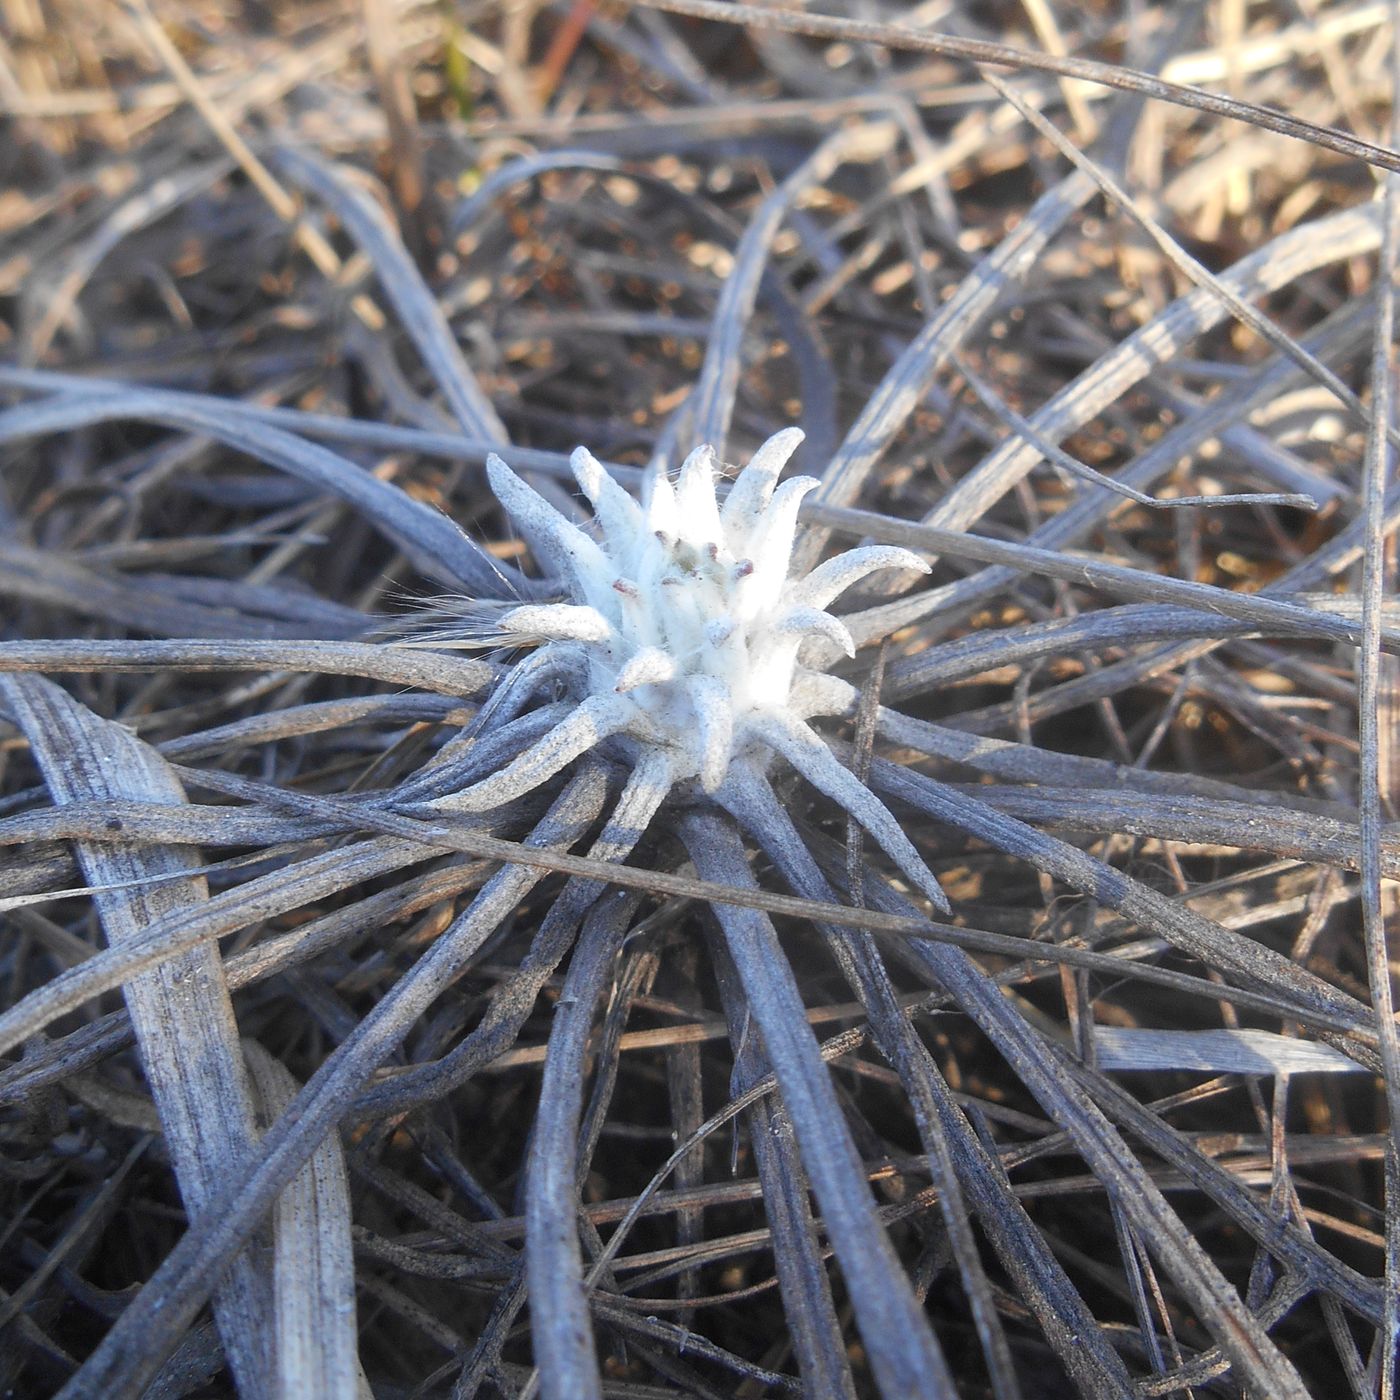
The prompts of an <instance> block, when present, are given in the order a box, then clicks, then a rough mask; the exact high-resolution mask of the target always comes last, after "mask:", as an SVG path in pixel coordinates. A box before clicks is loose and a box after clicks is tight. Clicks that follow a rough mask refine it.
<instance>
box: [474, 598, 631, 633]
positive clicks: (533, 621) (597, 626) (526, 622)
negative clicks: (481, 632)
mask: <svg viewBox="0 0 1400 1400" xmlns="http://www.w3.org/2000/svg"><path fill="white" fill-rule="evenodd" d="M500 628H501V632H502V633H503V634H504V635H505V636H507V637H522V638H535V637H542V638H544V639H545V640H546V641H551V642H608V641H612V640H614V639H615V637H616V633H614V631H613V626H612V623H611V622H609V621H608V620H607V618H605V617H604V616H603V614H602V613H600V612H599V611H598V609H597V608H591V607H588V606H587V605H586V604H574V603H526V604H525V605H524V606H523V607H519V608H512V609H511V610H510V611H509V612H508V613H505V614H503V615H502V617H501V621H500Z"/></svg>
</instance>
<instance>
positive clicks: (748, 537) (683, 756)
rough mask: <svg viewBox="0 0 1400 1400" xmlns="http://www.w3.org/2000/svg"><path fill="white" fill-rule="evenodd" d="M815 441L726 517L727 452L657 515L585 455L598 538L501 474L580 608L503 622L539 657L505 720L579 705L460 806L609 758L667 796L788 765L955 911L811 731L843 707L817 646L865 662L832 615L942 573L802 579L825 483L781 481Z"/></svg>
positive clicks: (779, 462)
mask: <svg viewBox="0 0 1400 1400" xmlns="http://www.w3.org/2000/svg"><path fill="white" fill-rule="evenodd" d="M801 441H802V434H801V432H799V431H798V430H797V429H796V428H788V429H786V430H785V431H783V432H780V433H778V434H776V435H775V436H773V437H771V438H769V439H768V441H767V442H765V443H764V444H763V446H762V447H760V448H759V449H758V451H757V452H756V453H754V455H753V458H752V460H751V461H750V462H749V463H748V465H747V466H746V467H744V468H743V470H742V471H741V472H740V473H739V475H738V477H737V478H736V479H735V481H734V484H733V486H732V487H731V488H730V490H729V492H728V494H727V496H725V497H724V498H723V501H722V502H721V499H720V495H719V493H718V491H717V489H716V487H717V475H716V465H715V454H714V450H713V449H712V448H710V447H698V448H696V449H695V451H694V452H692V453H691V454H690V456H688V457H687V458H686V459H685V462H684V463H683V464H682V466H681V469H680V474H679V476H678V477H677V478H676V479H675V481H672V480H671V479H670V478H669V477H668V476H666V474H665V473H664V472H660V471H653V472H652V473H651V474H650V475H649V477H648V480H647V483H646V491H645V493H644V500H643V501H642V503H640V504H639V503H638V502H637V501H635V500H633V499H632V497H631V496H629V495H628V494H627V492H626V491H624V490H623V489H622V488H621V487H620V486H618V485H617V483H616V482H614V481H613V480H612V479H611V477H609V476H608V474H607V473H606V472H605V471H604V470H603V468H602V466H601V465H600V464H599V463H598V461H597V460H596V459H595V458H594V457H593V455H592V454H591V453H590V452H588V451H587V449H585V448H582V447H580V448H579V449H578V450H577V451H576V452H575V453H574V454H573V457H572V459H571V465H572V467H573V471H574V476H575V478H576V479H577V481H578V484H579V486H580V488H581V489H582V491H583V494H584V496H585V497H587V499H588V501H589V503H590V505H591V506H592V508H593V514H594V517H595V521H596V526H597V530H596V534H594V533H590V532H588V531H586V530H584V529H581V528H580V527H579V526H577V525H575V524H574V523H573V522H572V521H570V520H567V519H566V518H565V517H564V516H563V515H561V514H560V513H559V512H558V511H557V510H556V509H555V508H554V507H553V506H552V505H550V504H549V502H547V501H546V500H545V499H544V497H543V496H541V495H540V494H539V493H538V492H537V491H535V490H534V489H533V488H531V487H530V486H528V485H526V484H525V482H524V481H522V480H521V479H520V478H519V477H518V476H517V475H516V474H515V473H514V472H513V471H512V470H511V469H510V468H509V467H508V466H507V465H506V464H505V462H503V461H502V460H501V459H500V458H499V457H496V456H492V457H489V458H488V459H487V464H486V469H487V474H488V476H489V479H490V482H491V488H492V490H493V491H494V492H495V493H496V497H497V499H498V500H499V501H500V502H501V504H502V506H504V508H505V509H506V511H507V512H508V513H509V515H510V517H511V519H512V520H513V521H514V523H515V525H516V528H517V529H519V531H520V533H521V535H522V536H523V537H524V538H525V540H526V541H527V542H528V543H529V545H530V547H531V549H532V550H533V551H534V553H535V556H536V558H537V559H539V560H540V561H541V563H543V564H544V565H545V566H546V567H547V568H549V569H550V570H551V571H552V572H553V574H554V575H555V577H556V579H557V581H558V583H559V585H560V587H561V588H562V589H563V591H564V592H565V594H566V597H565V598H564V599H563V600H561V601H559V602H556V603H529V604H525V605H522V606H520V607H516V608H510V609H508V610H506V611H504V612H501V613H499V614H497V615H494V616H493V617H492V618H491V620H490V622H489V624H488V630H487V632H486V634H485V635H483V636H482V637H481V641H483V642H489V643H494V644H499V645H504V646H519V645H525V644H531V643H536V644H539V646H540V649H539V651H537V652H536V653H534V655H533V657H532V659H531V660H529V661H527V662H522V663H520V665H518V666H517V667H516V668H515V669H514V671H513V673H512V675H511V676H509V677H508V678H507V679H506V681H505V682H504V683H503V687H502V699H501V701H500V703H501V705H502V710H503V713H506V712H513V711H514V710H515V708H516V707H517V706H518V705H519V704H521V703H522V702H523V701H524V699H525V698H526V696H527V695H528V693H529V692H530V691H531V690H533V689H534V688H535V686H536V685H537V684H538V683H539V681H540V680H541V679H543V678H544V677H546V676H550V677H552V678H554V679H556V680H559V679H562V680H563V683H564V685H565V687H566V689H567V690H568V691H569V693H570V695H571V697H572V698H573V699H574V700H575V701H577V702H578V703H577V708H576V709H574V710H573V711H572V712H571V713H570V714H569V715H568V716H567V717H566V718H565V719H564V720H563V721H562V722H561V723H559V724H558V725H556V726H555V727H554V728H553V729H552V730H550V732H549V733H548V734H546V735H545V736H543V737H542V738H541V739H540V740H538V741H537V742H536V743H535V744H533V745H532V746H531V747H529V748H527V749H526V750H525V751H524V752H523V753H521V754H520V755H519V756H518V757H517V758H516V759H515V760H514V761H513V762H512V763H510V764H509V765H507V767H505V768H504V769H502V770H501V771H500V772H498V773H496V774H493V775H492V776H491V777H489V778H487V779H485V780H484V781H482V782H480V783H477V784H475V785H474V786H473V787H470V788H468V789H466V791H464V792H462V793H459V794H457V795H456V796H455V797H454V798H453V799H451V801H452V804H453V805H455V806H459V807H462V808H466V809H467V810H472V811H480V810H484V809H486V808H489V807H495V806H499V805H501V804H502V803H504V802H508V801H511V800H512V799H514V798H515V797H518V796H520V795H521V794H522V793H525V792H528V791H529V790H530V789H531V788H533V787H535V786H537V785H539V784H540V783H543V782H545V781H546V780H547V779H549V778H550V777H552V776H553V775H554V774H555V773H557V772H558V771H559V770H560V769H561V768H562V767H563V766H564V765H565V764H567V763H569V762H571V761H572V760H573V759H574V758H576V757H578V755H579V754H581V753H583V752H585V751H586V750H587V749H590V748H592V747H594V746H595V745H598V744H603V743H605V742H610V743H611V744H612V745H613V746H614V747H615V748H620V750H621V751H622V752H624V753H626V754H627V755H628V756H629V757H630V758H631V759H632V761H633V763H634V764H635V765H637V766H638V767H641V766H645V767H646V768H647V770H648V772H649V773H651V774H652V775H653V777H652V778H651V779H650V780H649V781H650V784H651V786H659V787H660V788H661V789H662V790H663V791H664V790H665V789H666V788H669V787H670V786H674V785H675V784H676V783H681V782H686V781H688V780H692V779H694V780H697V781H698V782H699V784H700V787H701V788H702V789H703V790H704V791H705V792H709V793H714V792H716V791H717V790H718V789H719V788H720V787H721V786H722V784H723V783H724V780H725V777H726V775H727V774H728V773H729V772H730V768H731V765H734V764H735V763H736V762H738V761H740V760H743V761H744V762H745V763H754V764H758V765H762V764H764V763H766V761H767V759H768V757H769V756H770V755H771V754H772V753H773V752H779V753H782V754H783V756H784V757H785V758H787V759H788V761H789V762H790V763H792V764H793V766H794V767H796V768H797V769H798V770H799V771H800V772H801V773H802V774H803V775H804V776H805V777H806V778H807V779H808V781H810V782H812V783H813V785H814V786H816V787H818V788H820V789H821V790H823V791H825V792H826V793H827V794H828V795H829V796H832V797H834V798H835V800H837V801H838V802H840V803H841V804H842V805H843V806H845V807H846V809H847V810H848V811H849V812H850V813H851V815H852V816H854V817H855V818H856V820H857V821H859V822H860V823H861V825H862V826H864V827H865V828H866V830H867V831H869V832H870V834H871V835H872V836H873V837H874V838H875V840H876V841H878V842H879V843H880V845H881V846H883V847H884V848H885V850H886V851H887V852H888V853H889V854H890V855H891V857H892V858H893V859H894V860H895V862H896V864H898V865H899V867H900V868H901V869H902V870H904V871H905V873H906V874H908V875H910V876H911V878H913V880H914V881H915V883H916V884H917V885H918V886H919V888H920V889H922V890H923V891H924V893H926V894H927V895H928V896H929V897H930V898H931V899H933V900H934V902H935V903H938V904H940V905H944V901H943V897H942V892H941V891H940V890H939V889H938V885H937V882H936V881H935V880H934V878H933V876H932V875H931V874H930V873H929V871H928V869H927V868H926V867H925V866H924V864H923V862H922V861H921V860H920V859H919V857H918V855H917V853H916V852H915V851H914V848H913V847H912V846H911V845H910V843H909V842H908V840H907V838H905V837H904V835H903V833H902V832H901V831H900V829H899V826H898V823H897V822H896V821H895V819H894V818H893V817H892V816H891V815H890V813H889V812H888V811H887V810H886V809H885V808H884V806H883V805H882V804H881V803H880V802H879V800H878V799H877V798H876V797H875V796H874V795H873V794H872V793H871V792H870V791H869V790H868V789H867V788H865V787H864V786H863V785H862V784H861V783H859V782H858V781H857V779H856V778H855V777H853V776H852V775H851V774H849V773H848V772H846V770H845V769H843V768H841V766H840V765H839V764H838V763H837V762H836V760H835V759H834V758H832V757H831V755H830V752H829V751H828V750H827V748H826V746H825V745H824V744H823V743H822V742H821V740H820V739H819V738H818V736H817V735H816V734H815V733H814V732H813V731H812V730H811V729H809V728H808V726H807V724H806V720H807V719H808V718H809V717H810V716H812V715H814V714H817V713H825V712H827V711H829V710H830V709H831V708H832V707H831V705H830V704H829V703H828V699H829V697H828V695H827V694H826V689H829V687H827V688H826V689H824V688H823V686H822V684H821V681H822V679H823V678H822V677H821V675H820V674H819V673H817V672H814V671H812V670H810V669H808V668H807V667H806V666H804V665H803V664H802V663H801V661H800V660H799V656H800V655H801V653H802V647H803V643H804V642H805V641H807V640H808V639H809V638H820V639H822V640H823V641H824V642H826V643H829V644H831V645H833V646H834V647H835V648H836V649H837V651H839V652H845V653H846V654H847V655H850V654H852V653H853V652H854V650H855V648H854V645H853V643H852V640H851V635H850V633H849V632H848V631H847V629H846V626H845V624H844V623H843V622H842V621H841V620H840V619H839V618H837V617H834V616H833V615H832V614H831V613H830V612H828V611H827V609H828V608H829V607H830V605H831V604H832V603H833V602H834V601H835V600H836V598H838V597H839V596H840V595H841V594H842V593H843V592H845V590H846V589H848V588H849V587H851V585H852V584H854V583H857V582H859V580H861V579H862V578H864V577H865V576H866V575H867V574H870V573H874V572H875V571H876V570H879V569H916V570H919V571H921V572H924V573H927V572H928V566H927V565H926V564H924V562H923V561H922V560H921V559H919V558H918V556H917V555H914V554H911V553H910V552H909V551H908V550H905V549H898V548H895V547H893V546H888V545H875V546H869V547H866V548H861V549H853V550H849V551H848V552H846V553H845V554H841V555H838V556H836V557H835V558H833V559H829V560H827V561H826V562H825V563H823V564H821V565H819V566H818V567H817V568H815V569H813V570H812V571H811V572H810V573H808V574H803V575H794V574H793V572H792V567H793V563H792V555H793V545H794V542H795V539H796V532H797V512H798V508H799V506H800V505H801V503H802V498H803V497H804V496H805V495H806V494H807V493H808V492H809V491H811V490H812V489H813V488H814V487H816V486H817V484H818V483H817V482H816V481H815V480H814V479H813V478H811V477H805V476H799V477H793V478H791V479H790V480H788V481H785V482H783V483H782V484H781V485H780V484H779V482H778V477H779V474H780V473H781V471H782V469H783V467H784V465H785V464H786V462H787V460H788V458H789V457H790V456H791V455H792V453H793V451H794V449H795V448H796V447H797V444H798V443H799V442H801ZM507 696H508V699H507V698H505V697H507ZM944 907H946V905H944Z"/></svg>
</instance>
